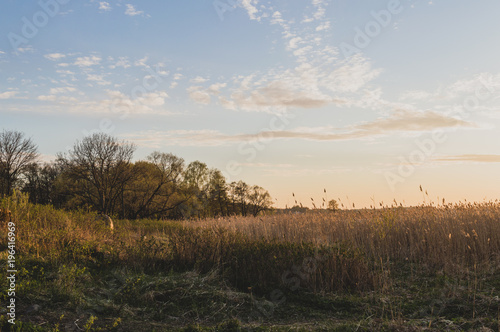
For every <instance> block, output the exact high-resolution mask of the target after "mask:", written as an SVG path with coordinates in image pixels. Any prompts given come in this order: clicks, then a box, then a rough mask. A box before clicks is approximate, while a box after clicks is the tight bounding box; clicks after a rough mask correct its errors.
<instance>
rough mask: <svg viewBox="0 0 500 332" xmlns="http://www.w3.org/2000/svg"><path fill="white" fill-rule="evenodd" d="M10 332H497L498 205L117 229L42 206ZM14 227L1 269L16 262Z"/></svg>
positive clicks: (18, 202) (1, 280)
mask: <svg viewBox="0 0 500 332" xmlns="http://www.w3.org/2000/svg"><path fill="white" fill-rule="evenodd" d="M0 208H3V209H9V210H10V211H11V212H12V216H11V221H12V222H14V223H15V224H16V228H17V239H16V265H17V269H18V273H17V280H16V299H17V308H16V325H14V326H13V325H11V324H10V323H8V322H7V317H6V312H7V311H6V305H4V304H6V303H7V301H8V300H9V296H8V294H7V289H8V284H7V278H6V273H7V272H6V268H2V270H1V271H0V285H1V293H0V294H1V295H0V296H1V300H2V308H1V309H0V315H1V318H0V328H1V330H2V331H9V330H12V331H238V330H242V331H243V330H249V331H311V330H315V331H373V330H380V331H401V330H407V331H421V330H426V331H432V330H435V331H443V330H447V331H465V330H477V331H491V330H492V331H500V324H499V319H500V298H499V295H500V291H499V290H500V203H499V202H498V201H496V202H483V203H467V202H464V203H458V204H444V202H443V204H441V205H437V204H434V203H429V204H425V205H421V206H416V207H403V206H400V205H399V206H398V204H397V203H395V204H394V205H393V206H392V207H387V206H386V207H380V208H377V209H375V208H373V209H359V210H338V211H329V210H315V211H309V212H306V213H283V212H280V211H274V212H270V213H267V214H265V215H261V216H257V217H241V216H235V217H226V218H214V219H200V220H184V221H162V220H147V219H144V220H133V221H132V220H115V221H114V224H115V229H114V230H113V231H111V230H110V229H108V228H106V226H105V225H104V224H102V223H101V222H99V221H97V219H96V214H94V213H91V212H88V211H71V212H68V211H63V210H57V209H54V208H53V207H51V206H45V205H35V204H31V203H29V202H28V199H27V196H23V195H18V196H11V197H7V198H4V199H3V200H2V201H1V203H0ZM7 242H8V241H7V228H6V225H5V224H3V225H2V229H1V238H0V251H1V253H0V260H1V265H2V266H4V267H5V266H7V257H8V253H7V246H8V243H7Z"/></svg>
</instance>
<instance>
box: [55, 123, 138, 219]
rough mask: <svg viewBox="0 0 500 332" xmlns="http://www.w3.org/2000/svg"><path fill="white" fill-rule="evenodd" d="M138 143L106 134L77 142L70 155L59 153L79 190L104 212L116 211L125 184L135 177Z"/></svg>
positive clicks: (61, 160)
mask: <svg viewBox="0 0 500 332" xmlns="http://www.w3.org/2000/svg"><path fill="white" fill-rule="evenodd" d="M134 151H135V146H134V145H133V144H131V143H126V142H123V141H119V140H118V139H116V138H114V137H112V136H110V135H107V134H103V133H99V134H93V135H92V136H87V137H85V138H84V139H83V140H82V141H78V142H77V143H76V144H75V145H74V147H73V150H72V151H70V152H69V156H68V157H66V156H59V161H60V162H62V163H64V164H65V168H66V170H67V174H68V176H69V178H70V179H72V180H73V181H75V184H76V186H75V187H76V188H77V191H78V192H77V193H78V194H80V195H81V196H82V197H83V198H84V200H85V201H86V202H87V203H88V204H90V205H91V206H93V207H94V208H96V209H97V210H98V211H99V212H101V213H104V214H111V213H113V212H114V211H115V207H116V204H117V203H119V199H120V197H121V196H122V195H123V190H124V188H125V185H126V184H127V183H128V182H129V181H130V180H131V178H132V174H133V173H132V171H131V164H130V163H131V160H132V157H133V154H134Z"/></svg>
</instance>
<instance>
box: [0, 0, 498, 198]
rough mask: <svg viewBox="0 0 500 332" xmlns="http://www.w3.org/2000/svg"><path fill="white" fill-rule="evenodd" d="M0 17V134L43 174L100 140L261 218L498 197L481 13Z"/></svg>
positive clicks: (255, 6) (241, 7)
mask: <svg viewBox="0 0 500 332" xmlns="http://www.w3.org/2000/svg"><path fill="white" fill-rule="evenodd" d="M1 6H2V8H1V10H0V31H1V38H0V128H2V129H7V130H19V131H23V132H25V133H26V134H27V135H28V136H29V137H32V138H33V139H34V140H35V141H36V142H37V143H38V145H39V150H40V152H41V153H42V159H43V160H45V161H50V160H53V159H54V156H55V155H56V154H57V153H58V152H64V151H66V150H67V149H68V148H70V147H71V146H72V145H73V144H74V143H75V141H76V140H79V139H81V138H82V137H84V136H85V135H88V134H90V133H93V132H96V131H104V132H106V133H108V134H111V135H114V136H116V137H118V138H120V139H126V140H129V141H132V142H134V143H135V144H136V145H137V147H138V149H137V153H136V158H137V159H142V158H145V157H146V156H147V155H148V154H149V153H151V152H152V151H155V150H160V151H163V152H172V153H174V154H176V155H178V156H180V157H182V158H184V159H185V160H186V162H191V161H194V160H200V161H203V162H206V163H207V164H208V165H209V166H211V167H217V168H219V169H221V170H223V172H224V173H225V175H226V177H227V178H228V180H229V181H235V180H240V179H242V180H244V181H246V182H247V183H249V184H259V185H261V186H263V187H265V188H266V189H268V190H269V191H270V193H271V195H272V196H273V197H274V198H275V199H276V206H279V207H283V206H285V205H288V206H290V205H293V204H294V200H295V199H294V198H293V197H292V192H293V193H295V194H296V197H297V198H298V201H300V202H302V203H303V204H305V205H310V202H311V200H310V198H311V197H312V198H314V200H315V201H316V202H318V201H322V198H328V199H331V198H340V199H341V201H342V202H344V203H345V205H349V206H352V203H355V204H356V207H360V206H369V205H370V204H373V202H376V203H377V204H378V202H380V201H383V202H384V203H390V202H392V200H393V199H396V200H397V201H398V202H403V201H404V202H405V203H406V204H407V205H409V204H416V203H418V202H421V201H422V200H423V197H422V193H421V192H420V191H419V188H418V187H419V185H422V186H423V187H424V188H426V189H427V190H428V193H429V197H430V198H431V199H432V200H434V201H437V199H438V197H439V198H440V199H441V198H446V199H447V201H458V200H463V199H467V200H476V201H481V200H483V199H495V198H497V197H498V196H499V190H498V188H500V177H499V176H498V175H497V174H499V171H500V153H499V143H498V137H499V128H498V125H499V122H500V108H499V107H500V62H499V61H498V59H499V58H500V57H499V56H500V52H499V51H500V46H499V43H498V31H499V29H500V23H499V21H498V15H499V13H500V3H499V2H498V1H493V0H482V1H477V2H472V1H465V0H454V1H451V0H433V1H415V0H401V1H398V0H389V1H385V0H384V1H378V0H377V1H373V0H371V1H368V0H360V1H327V0H300V1H298V0H288V1H284V0H283V1H262V0H216V1H213V0H193V1H152V0H149V1H142V2H139V1H121V0H118V1H97V0H78V1H77V0H42V1H24V2H20V1H13V0H8V1H4V2H3V3H2V5H1ZM324 188H326V189H327V195H328V196H327V197H325V195H324V193H323V189H324ZM426 199H428V198H426Z"/></svg>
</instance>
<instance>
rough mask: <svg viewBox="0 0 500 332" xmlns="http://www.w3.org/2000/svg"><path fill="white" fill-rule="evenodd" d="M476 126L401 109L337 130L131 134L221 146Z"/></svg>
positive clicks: (153, 140)
mask: <svg viewBox="0 0 500 332" xmlns="http://www.w3.org/2000/svg"><path fill="white" fill-rule="evenodd" d="M458 127H469V128H471V127H475V125H474V124H472V123H469V122H466V121H463V120H459V119H455V118H451V117H446V116H443V115H440V114H438V113H435V112H431V111H427V112H412V111H405V110H399V111H396V112H394V113H393V114H392V115H391V116H390V117H387V118H381V119H376V120H374V121H372V122H367V123H362V124H358V125H354V126H351V127H348V128H347V129H342V130H339V129H337V130H335V129H331V128H328V127H327V128H320V129H319V130H318V128H297V129H295V130H284V131H261V132H258V133H256V134H237V135H227V134H224V133H221V132H219V131H216V130H173V131H167V132H161V131H146V132H139V133H133V134H130V135H128V138H129V139H131V140H133V141H135V142H137V143H138V144H139V145H144V146H149V147H155V148H158V147H161V146H172V145H177V146H219V145H230V144H236V143H241V142H252V141H266V140H273V139H301V140H311V141H340V140H353V139H363V138H371V137H377V136H383V135H390V134H395V133H407V132H425V131H432V130H433V129H436V128H458Z"/></svg>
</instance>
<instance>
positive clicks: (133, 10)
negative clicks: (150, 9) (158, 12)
mask: <svg viewBox="0 0 500 332" xmlns="http://www.w3.org/2000/svg"><path fill="white" fill-rule="evenodd" d="M125 7H127V9H126V10H125V15H128V16H137V15H144V11H142V10H137V9H136V8H135V7H134V6H133V5H131V4H129V3H128V4H126V5H125Z"/></svg>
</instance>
